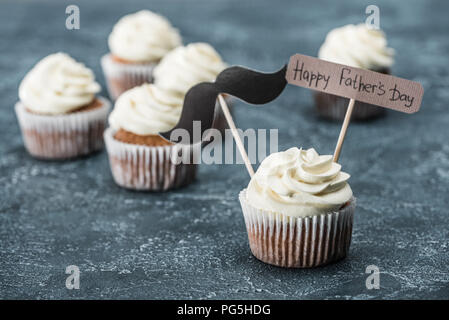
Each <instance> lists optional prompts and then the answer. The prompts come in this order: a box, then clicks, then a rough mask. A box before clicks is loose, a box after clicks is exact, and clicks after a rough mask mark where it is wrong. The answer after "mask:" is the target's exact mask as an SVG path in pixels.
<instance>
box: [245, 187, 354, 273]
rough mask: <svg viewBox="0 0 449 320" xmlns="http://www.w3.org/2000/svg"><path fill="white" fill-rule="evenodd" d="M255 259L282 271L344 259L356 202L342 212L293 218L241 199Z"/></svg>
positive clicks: (348, 243)
mask: <svg viewBox="0 0 449 320" xmlns="http://www.w3.org/2000/svg"><path fill="white" fill-rule="evenodd" d="M239 199H240V204H241V206H242V210H243V216H244V218H245V224H246V229H247V231H248V239H249V244H250V248H251V252H252V253H253V255H254V256H255V257H256V258H257V259H259V260H261V261H263V262H265V263H269V264H272V265H276V266H279V267H288V268H310V267H317V266H320V265H325V264H328V263H331V262H334V261H337V260H340V259H342V258H344V257H345V256H346V255H347V253H348V250H349V246H350V244H351V234H352V224H353V217H354V210H355V205H356V200H355V198H353V199H351V201H350V203H349V204H347V205H346V206H345V207H343V208H342V209H340V210H339V211H335V212H329V213H326V214H321V215H316V216H310V217H290V216H286V215H283V214H280V213H275V212H271V211H267V210H261V209H257V208H255V207H254V206H252V205H251V204H250V203H249V202H248V201H247V200H246V189H244V190H242V191H241V192H240V195H239Z"/></svg>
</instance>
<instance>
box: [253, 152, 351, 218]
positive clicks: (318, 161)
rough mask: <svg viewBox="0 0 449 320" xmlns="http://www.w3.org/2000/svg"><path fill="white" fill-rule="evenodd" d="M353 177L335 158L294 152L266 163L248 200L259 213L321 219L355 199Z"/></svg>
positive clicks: (275, 155) (257, 175)
mask: <svg viewBox="0 0 449 320" xmlns="http://www.w3.org/2000/svg"><path fill="white" fill-rule="evenodd" d="M349 177H350V175H349V174H347V173H345V172H342V171H341V165H339V164H338V163H335V162H333V161H332V156H331V155H319V154H318V153H317V152H316V151H315V149H313V148H311V149H308V150H303V149H298V148H290V149H288V150H287V151H284V152H278V153H273V154H271V155H269V156H268V157H267V158H265V159H264V160H263V161H262V163H261V164H260V166H259V168H258V170H257V172H256V173H255V175H254V177H253V178H252V179H251V181H250V183H249V185H248V188H247V191H246V196H247V200H248V202H249V203H250V204H251V205H252V206H254V207H256V208H259V209H263V210H268V211H272V212H277V213H282V214H285V215H287V216H294V217H304V216H312V215H318V214H322V213H328V212H331V211H333V210H338V209H339V208H340V207H342V206H343V205H344V204H345V203H346V202H348V201H349V200H350V199H351V197H352V190H351V188H350V186H349V184H348V183H347V180H348V179H349Z"/></svg>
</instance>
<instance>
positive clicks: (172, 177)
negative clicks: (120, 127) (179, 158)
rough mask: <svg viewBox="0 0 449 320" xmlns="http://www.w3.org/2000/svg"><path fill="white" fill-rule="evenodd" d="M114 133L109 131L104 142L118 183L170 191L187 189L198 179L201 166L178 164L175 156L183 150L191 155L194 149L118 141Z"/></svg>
mask: <svg viewBox="0 0 449 320" xmlns="http://www.w3.org/2000/svg"><path fill="white" fill-rule="evenodd" d="M114 134H115V132H114V130H113V129H112V128H108V129H106V131H105V132H104V140H105V143H106V149H107V152H108V155H109V163H110V166H111V171H112V176H113V178H114V181H115V182H116V183H117V184H118V185H119V186H121V187H124V188H128V189H134V190H148V191H166V190H169V189H174V188H178V187H181V186H184V185H186V184H188V183H190V182H192V181H193V180H194V179H195V175H196V170H197V165H196V164H185V163H176V162H174V161H172V160H173V158H172V157H173V156H174V155H175V154H176V152H178V151H179V150H180V148H183V152H184V153H187V154H188V156H189V157H190V155H191V154H192V152H193V148H192V146H180V145H171V146H143V145H134V144H129V143H124V142H121V141H118V140H116V139H114Z"/></svg>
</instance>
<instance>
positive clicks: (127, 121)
mask: <svg viewBox="0 0 449 320" xmlns="http://www.w3.org/2000/svg"><path fill="white" fill-rule="evenodd" d="M181 111H182V98H180V97H178V96H176V95H173V93H172V92H170V91H167V90H165V89H161V88H159V87H157V86H155V85H154V84H147V83H146V84H143V85H141V86H139V87H134V88H132V89H130V90H128V91H126V92H124V93H123V94H122V95H120V97H119V98H118V99H117V101H116V102H115V107H114V110H113V111H112V112H111V114H110V115H109V124H110V125H111V127H112V128H114V129H116V130H118V129H124V130H126V131H129V132H132V133H134V134H136V135H141V136H146V135H157V134H158V133H159V132H163V131H168V130H170V129H172V128H173V127H174V126H175V125H176V123H177V122H178V120H179V118H180V116H181Z"/></svg>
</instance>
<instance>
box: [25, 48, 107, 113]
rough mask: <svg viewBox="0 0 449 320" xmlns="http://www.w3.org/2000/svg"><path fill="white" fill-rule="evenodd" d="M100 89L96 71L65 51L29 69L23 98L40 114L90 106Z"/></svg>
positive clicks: (64, 111) (31, 108)
mask: <svg viewBox="0 0 449 320" xmlns="http://www.w3.org/2000/svg"><path fill="white" fill-rule="evenodd" d="M100 90H101V88H100V85H99V84H98V83H97V82H95V76H94V74H93V72H92V70H90V69H89V68H87V67H86V66H84V64H82V63H79V62H76V61H75V60H74V59H73V58H72V57H70V56H69V55H67V54H65V53H55V54H51V55H49V56H47V57H45V58H44V59H42V60H41V61H39V62H38V63H37V64H36V65H35V66H34V67H33V68H32V69H31V70H30V71H29V72H28V74H27V75H26V76H25V78H24V79H23V80H22V82H21V83H20V86H19V98H20V100H21V101H22V103H23V104H24V105H25V107H26V108H27V109H29V110H31V111H34V112H36V113H42V114H63V113H67V112H70V111H72V110H75V109H78V108H80V107H83V106H85V105H88V104H89V103H91V102H92V101H93V99H94V98H95V94H96V93H98V92H99V91H100Z"/></svg>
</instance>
